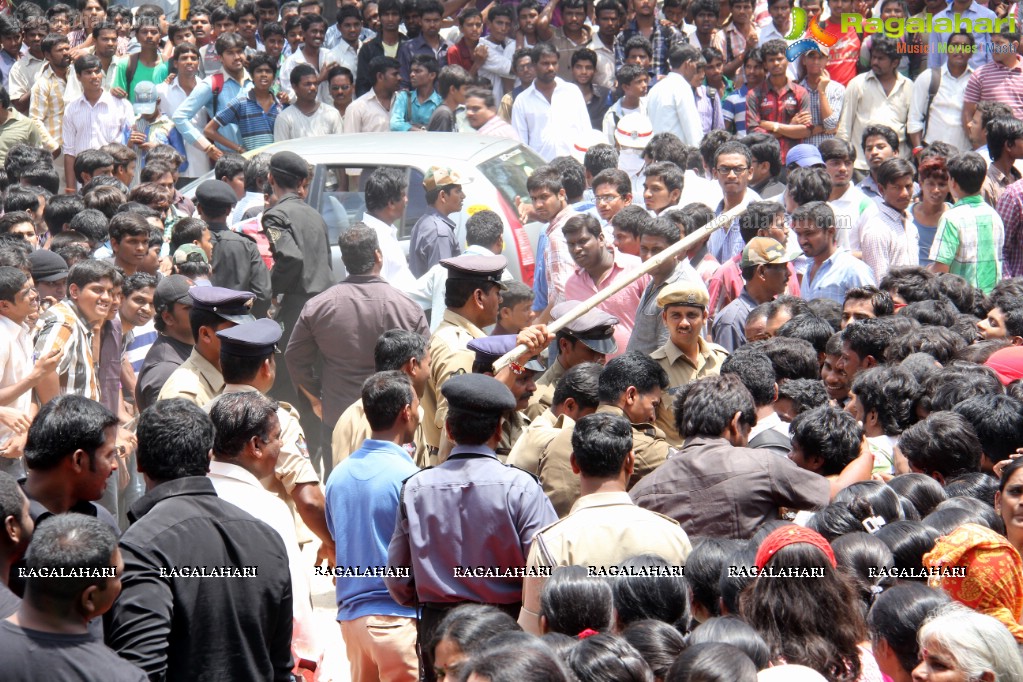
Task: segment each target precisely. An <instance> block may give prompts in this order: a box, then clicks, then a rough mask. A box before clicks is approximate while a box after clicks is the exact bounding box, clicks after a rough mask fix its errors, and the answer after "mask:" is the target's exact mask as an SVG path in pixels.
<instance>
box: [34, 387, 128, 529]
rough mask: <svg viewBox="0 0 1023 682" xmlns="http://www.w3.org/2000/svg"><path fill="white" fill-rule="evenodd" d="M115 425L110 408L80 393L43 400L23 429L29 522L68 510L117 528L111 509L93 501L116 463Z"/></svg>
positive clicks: (114, 472) (116, 423)
mask: <svg viewBox="0 0 1023 682" xmlns="http://www.w3.org/2000/svg"><path fill="white" fill-rule="evenodd" d="M117 425H118V420H117V417H116V416H114V414H113V413H112V412H111V411H110V410H108V409H107V408H106V407H104V406H103V405H101V404H100V403H98V402H96V401H95V400H90V399H88V398H85V397H83V396H80V395H73V394H70V393H66V394H64V395H59V396H57V397H56V398H54V399H53V400H51V401H50V402H48V403H46V404H45V405H43V408H42V409H41V410H39V414H38V415H36V418H35V420H34V421H33V422H32V426H30V427H29V429H28V439H27V440H26V441H25V465H26V468H27V469H28V474H27V478H25V479H24V480H23V482H22V489H23V491H24V493H25V496H26V497H28V500H29V514H30V515H31V517H32V520H33V521H34V522H35V523H37V524H38V523H41V522H42V521H43V520H45V519H47V518H49V517H50V516H53V515H56V514H63V513H65V512H69V511H71V512H77V513H79V514H85V515H87V516H92V517H94V518H98V519H99V520H100V521H102V522H104V523H105V524H107V525H108V526H110V529H111V530H113V531H114V533H115V534H118V533H120V528H119V527H118V525H117V520H116V519H115V518H114V517H113V515H111V513H110V512H108V511H107V510H106V509H105V508H103V507H101V506H99V505H98V504H96V503H95V502H96V500H99V499H100V498H101V497H102V496H103V493H104V492H105V491H106V487H107V479H108V478H110V477H111V476H113V475H116V473H117V469H118V467H119V465H120V457H119V453H118V448H117Z"/></svg>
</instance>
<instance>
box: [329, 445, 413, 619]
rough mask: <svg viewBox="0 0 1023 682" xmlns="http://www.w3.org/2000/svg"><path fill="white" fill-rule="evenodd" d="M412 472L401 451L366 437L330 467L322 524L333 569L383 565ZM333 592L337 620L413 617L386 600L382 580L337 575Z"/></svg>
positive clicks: (389, 600)
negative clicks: (331, 547) (333, 550)
mask: <svg viewBox="0 0 1023 682" xmlns="http://www.w3.org/2000/svg"><path fill="white" fill-rule="evenodd" d="M417 471H419V469H418V468H417V467H416V465H415V464H414V463H413V462H412V458H411V457H409V454H408V453H407V452H406V451H405V450H404V449H402V448H401V447H399V446H398V445H395V444H394V443H389V442H387V441H381V440H372V439H366V440H365V441H364V442H363V444H362V447H361V448H359V449H358V450H356V451H355V452H353V453H352V454H351V455H349V456H348V458H347V459H345V460H344V461H342V462H341V463H340V464H339V465H338V466H336V467H334V470H333V471H332V472H331V473H330V478H328V479H327V491H326V500H327V527H328V528H330V534H331V535H332V536H333V537H334V542H335V543H336V544H337V565H338V567H342V566H348V567H355V566H361V567H362V570H365V569H366V568H367V567H377V566H387V545H388V544H389V543H390V542H391V535H393V534H394V524H395V519H396V518H397V514H398V495H399V493H400V492H401V484H402V481H404V480H405V479H406V478H408V477H409V476H411V475H412V474H414V473H416V472H417ZM334 590H335V594H336V595H337V619H338V620H340V621H347V620H355V619H356V618H362V617H363V616H404V617H407V618H415V611H414V610H413V609H412V608H409V607H405V606H399V605H398V604H397V603H396V602H395V601H394V600H393V599H391V595H390V594H389V593H388V592H387V587H386V586H385V585H384V579H383V578H377V577H369V578H344V577H338V578H337V585H336V587H335V588H334Z"/></svg>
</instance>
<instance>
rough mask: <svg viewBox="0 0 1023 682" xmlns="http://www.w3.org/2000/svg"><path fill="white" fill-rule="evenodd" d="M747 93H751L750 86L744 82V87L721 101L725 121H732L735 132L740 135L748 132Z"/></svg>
mask: <svg viewBox="0 0 1023 682" xmlns="http://www.w3.org/2000/svg"><path fill="white" fill-rule="evenodd" d="M747 93H749V86H747V85H746V84H745V83H743V85H742V87H740V88H739V89H738V90H737V91H736V92H733V93H732V94H731V95H729V96H728V97H726V98H725V101H724V102H722V103H721V114H722V116H724V119H725V122H726V123H728V122H729V121H731V122H732V123H733V124H734V125H735V134H736V135H739V136H740V137H741V136H743V135H745V134H746V95H747Z"/></svg>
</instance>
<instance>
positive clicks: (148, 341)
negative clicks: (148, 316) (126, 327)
mask: <svg viewBox="0 0 1023 682" xmlns="http://www.w3.org/2000/svg"><path fill="white" fill-rule="evenodd" d="M158 337H159V334H158V333H157V331H156V324H155V323H154V322H153V320H150V321H149V322H146V323H145V324H144V325H142V326H141V327H136V328H135V329H132V330H131V331H130V332H128V334H127V335H126V336H125V337H124V355H125V357H127V358H128V362H129V363H131V368H132V369H133V370H135V374H138V373H139V372H140V371H141V370H142V363H143V362H145V361H146V354H147V353H148V352H149V349H150V348H152V347H153V344H154V343H156V339H157V338H158Z"/></svg>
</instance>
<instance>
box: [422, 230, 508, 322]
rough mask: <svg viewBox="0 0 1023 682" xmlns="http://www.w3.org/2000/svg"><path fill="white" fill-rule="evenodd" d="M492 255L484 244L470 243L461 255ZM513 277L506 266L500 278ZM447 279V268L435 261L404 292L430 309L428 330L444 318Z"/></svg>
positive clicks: (506, 279)
mask: <svg viewBox="0 0 1023 682" xmlns="http://www.w3.org/2000/svg"><path fill="white" fill-rule="evenodd" d="M470 254H471V255H473V256H493V255H494V252H493V251H491V250H490V249H488V248H487V247H485V246H479V245H478V244H472V245H470V246H468V247H466V249H465V251H463V252H462V255H470ZM510 279H514V278H513V277H512V275H511V273H510V272H508V270H507V268H506V269H505V271H504V272H503V273H501V280H502V281H508V280H510ZM447 281H448V269H447V268H446V267H444V266H443V265H441V264H440V263H437V264H436V265H434V266H433V267H432V268H430V269H429V270H427V271H426V274H425V275H423V276H422V277H420V278H419V279H417V280H416V284H415V286H414V287H412V288H411V289H408V290H406V291H405V292H404V293H405V295H407V296H408V297H409V298H411V299H412V300H413V301H415V302H416V303H418V304H419V305H421V306H423V310H432V312H431V313H430V331H431V332H435V331H437V327H439V326H440V323H441V321H442V320H443V319H444V308H445V307H446V306H445V305H444V289H445V284H446V282H447Z"/></svg>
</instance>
